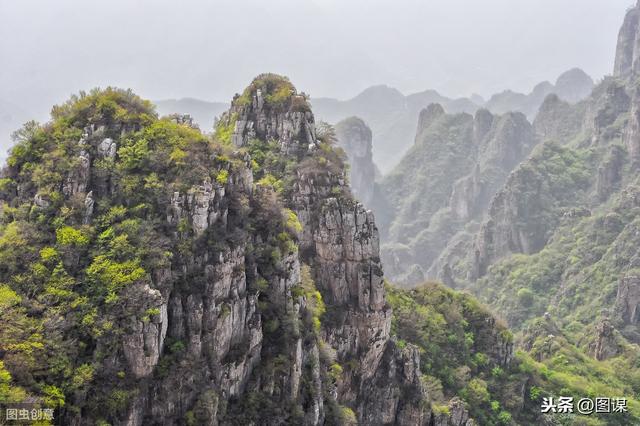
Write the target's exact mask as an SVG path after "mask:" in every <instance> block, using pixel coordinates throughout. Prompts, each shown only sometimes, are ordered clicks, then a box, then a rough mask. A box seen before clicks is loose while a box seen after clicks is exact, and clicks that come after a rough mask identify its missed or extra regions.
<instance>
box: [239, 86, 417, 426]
mask: <svg viewBox="0 0 640 426" xmlns="http://www.w3.org/2000/svg"><path fill="white" fill-rule="evenodd" d="M258 90H259V89H258ZM251 96H252V97H253V100H252V102H251V107H247V108H246V109H244V110H242V111H238V112H237V120H238V122H247V123H252V122H254V121H253V120H252V119H251V117H260V116H261V115H264V114H267V115H268V113H262V112H260V110H261V107H262V108H263V109H267V108H268V106H265V104H262V102H261V101H260V100H259V97H260V96H262V93H260V92H258V91H257V90H256V91H255V92H254V93H251ZM294 96H295V95H294ZM294 99H295V98H294ZM291 108H293V109H295V108H297V106H296V105H295V100H294V102H293V103H292V106H291ZM231 111H234V107H233V106H232V108H231ZM231 114H233V112H232V113H231ZM278 114H279V115H278ZM278 114H276V115H275V116H274V117H273V118H272V119H271V120H272V121H273V122H275V123H280V124H279V125H280V126H281V127H282V128H283V129H287V128H291V127H293V128H297V133H296V134H298V135H304V137H299V138H290V137H289V135H290V133H287V132H285V133H284V134H280V133H274V134H269V133H268V131H267V135H271V136H267V137H277V138H278V139H276V140H277V141H278V143H279V145H280V150H281V152H282V154H283V155H291V154H292V153H293V154H294V158H295V156H296V155H297V157H298V158H300V157H301V156H304V155H305V154H304V153H305V152H309V150H311V151H313V150H315V149H317V148H315V147H316V146H318V145H319V144H320V146H321V143H320V142H319V141H318V140H317V139H316V137H315V131H314V125H313V122H314V120H313V115H312V114H311V113H310V112H307V113H306V115H305V119H304V120H302V121H300V122H299V126H300V127H299V128H298V127H296V126H298V125H297V124H288V121H289V120H293V121H296V120H298V116H297V115H295V113H291V112H288V111H280V112H279V113H278ZM240 126H241V127H242V126H244V127H245V128H249V129H252V128H253V126H254V125H252V124H247V125H240ZM256 128H258V129H259V128H260V126H256ZM236 129H238V125H236ZM234 134H237V132H236V133H234ZM257 134H260V132H257ZM235 137H236V136H234V138H235ZM364 142H366V141H364ZM296 145H297V147H296ZM321 149H322V147H321ZM364 151H365V157H366V156H367V154H368V155H369V156H370V150H367V149H366V147H365V150H364ZM367 151H368V152H367ZM369 158H370V157H369ZM295 173H296V176H295V180H294V181H293V185H292V188H291V191H290V195H289V196H288V197H287V198H286V199H285V203H286V204H287V206H288V207H289V208H290V209H291V210H292V211H293V212H295V214H296V216H297V218H298V219H299V221H300V224H301V227H302V232H301V235H300V251H299V252H300V261H301V262H304V263H305V264H308V265H309V266H310V269H311V275H312V277H313V280H314V282H315V285H316V287H317V288H318V290H320V292H321V293H322V296H323V299H324V300H325V303H326V304H327V307H328V312H327V314H326V315H327V319H326V322H325V323H324V325H323V327H322V331H321V334H322V336H323V340H324V341H325V342H326V344H328V345H329V346H330V347H332V348H333V350H335V353H336V360H337V362H338V363H340V364H342V365H345V367H343V368H344V374H343V375H342V378H341V379H340V380H339V382H338V384H337V387H336V390H335V392H336V395H335V396H336V401H337V402H338V403H340V404H344V405H346V406H348V407H351V408H352V409H353V410H354V411H356V412H357V416H358V418H359V419H360V421H363V422H365V423H367V424H402V421H403V420H402V419H404V418H405V417H406V416H409V417H411V418H412V419H413V420H414V421H415V422H416V423H415V424H421V423H422V420H421V419H423V418H426V416H427V412H425V411H424V410H423V409H421V408H417V407H410V406H407V407H405V403H404V402H403V401H401V400H400V397H401V395H403V394H406V392H407V390H406V389H407V387H412V388H414V389H415V392H414V399H415V400H414V402H417V401H420V400H421V399H422V398H424V393H423V391H422V390H421V387H420V386H419V384H420V382H419V376H417V375H416V373H415V370H413V372H411V371H410V370H408V369H409V367H410V365H411V362H409V361H404V360H403V356H404V355H402V352H401V351H398V349H396V348H395V345H394V343H393V342H392V341H391V340H390V324H391V310H390V308H389V307H388V305H387V304H386V302H385V297H384V283H383V273H382V267H381V264H380V258H379V254H378V252H379V239H378V230H377V227H376V225H375V222H374V218H373V215H372V213H371V212H370V211H366V210H365V209H364V207H363V205H362V204H360V203H358V202H356V201H355V200H353V199H352V197H351V195H350V194H349V190H348V187H346V186H345V181H346V179H345V176H344V170H342V169H329V170H326V171H325V170H322V168H321V167H320V168H319V167H318V165H317V164H315V163H314V162H313V161H310V159H309V158H307V159H306V160H303V161H302V162H301V163H300V166H299V167H298V168H297V170H296V172H295ZM337 189H339V191H338V190H337ZM316 350H317V349H316ZM304 352H305V351H304V350H303V353H304ZM385 354H387V355H385ZM412 356H417V354H414V355H412ZM303 357H308V355H303ZM349 360H357V362H356V363H353V362H352V363H350V364H349V366H348V367H347V366H346V362H347V361H349ZM399 366H402V367H399ZM405 366H406V367H405ZM382 372H384V373H382ZM380 375H383V377H384V378H385V382H384V383H381V382H380V380H379V379H378V380H376V376H380ZM376 383H377V385H376ZM323 386H325V387H326V386H327V385H326V384H323ZM373 386H377V388H380V387H382V388H381V389H380V390H379V392H382V394H380V396H382V395H383V394H384V395H385V396H386V397H387V398H386V401H387V403H386V404H380V400H373V401H372V400H370V399H369V398H371V396H372V395H375V394H372V393H371V389H372V387H373ZM329 389H330V386H329ZM323 417H324V414H321V416H320V419H322V418H323Z"/></svg>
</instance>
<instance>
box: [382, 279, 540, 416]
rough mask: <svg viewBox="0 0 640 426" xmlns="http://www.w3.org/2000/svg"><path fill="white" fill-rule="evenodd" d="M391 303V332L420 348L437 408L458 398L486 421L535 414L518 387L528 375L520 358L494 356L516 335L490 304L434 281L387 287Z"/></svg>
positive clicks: (423, 370)
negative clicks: (507, 361) (406, 287)
mask: <svg viewBox="0 0 640 426" xmlns="http://www.w3.org/2000/svg"><path fill="white" fill-rule="evenodd" d="M388 301H389V304H390V305H391V307H392V308H393V310H394V317H393V322H392V332H393V333H394V334H395V335H396V337H397V338H398V339H400V343H401V344H405V342H406V343H411V344H414V345H416V346H418V348H419V349H420V362H421V366H420V367H421V371H422V374H423V381H424V383H425V386H426V387H427V390H428V392H427V394H428V395H429V398H430V403H431V405H432V407H435V410H436V411H437V407H443V406H446V405H447V401H448V400H450V399H451V398H453V397H456V396H458V397H460V398H462V399H463V400H464V401H465V402H466V404H467V406H468V408H469V411H470V413H471V416H472V417H473V418H474V419H476V420H477V421H478V422H480V424H483V425H484V424H487V425H489V424H494V425H499V424H505V423H504V422H503V420H504V418H505V417H506V414H502V413H507V414H509V415H513V416H514V417H515V416H518V418H519V419H520V421H524V420H525V419H528V420H529V421H532V419H535V418H536V415H537V414H536V413H535V410H534V407H532V404H531V403H530V402H529V401H524V400H522V399H521V398H520V397H519V396H518V391H516V390H517V389H519V388H521V387H522V386H524V385H526V383H527V381H528V380H529V377H530V376H529V375H528V374H524V373H522V372H521V371H520V370H519V369H518V366H517V364H518V362H517V360H516V362H514V363H512V364H508V365H504V364H503V362H502V360H499V359H497V358H496V355H495V354H494V351H496V349H497V347H498V345H499V344H500V342H503V343H510V342H511V340H512V337H511V334H510V332H509V331H508V330H507V329H506V327H505V326H504V325H501V324H500V323H499V322H498V323H496V322H495V320H494V319H493V317H492V315H491V314H490V313H489V311H488V310H487V308H486V307H484V306H482V305H480V304H479V303H478V302H477V301H476V300H475V299H474V298H473V297H471V296H470V295H467V294H463V293H459V292H455V291H453V290H450V289H448V288H446V287H444V286H443V285H441V284H439V283H435V282H429V283H426V284H424V285H422V286H418V287H416V288H414V289H412V290H403V289H399V288H394V287H392V286H389V287H388ZM523 405H527V406H528V409H527V410H526V411H523V410H521V407H522V406H523ZM492 406H495V407H497V408H496V409H492ZM505 410H506V411H505ZM506 424H508V423H506Z"/></svg>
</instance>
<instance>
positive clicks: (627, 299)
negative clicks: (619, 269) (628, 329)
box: [616, 274, 640, 325]
mask: <svg viewBox="0 0 640 426" xmlns="http://www.w3.org/2000/svg"><path fill="white" fill-rule="evenodd" d="M639 308H640V277H639V276H638V275H637V274H627V275H626V276H625V277H623V278H622V279H621V280H620V283H619V284H618V293H617V296H616V313H617V315H618V317H619V319H620V320H621V321H622V323H623V324H625V325H637V324H638V322H639V321H640V310H639Z"/></svg>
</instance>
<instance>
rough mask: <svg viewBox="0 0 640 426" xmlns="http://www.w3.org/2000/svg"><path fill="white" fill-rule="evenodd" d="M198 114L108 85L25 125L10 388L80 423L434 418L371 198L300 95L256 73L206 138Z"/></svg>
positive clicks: (17, 193) (15, 179)
mask: <svg viewBox="0 0 640 426" xmlns="http://www.w3.org/2000/svg"><path fill="white" fill-rule="evenodd" d="M191 124H192V123H191V121H190V120H189V118H188V117H182V116H175V115H174V116H172V117H168V118H164V119H158V118H157V117H156V116H155V113H154V112H153V109H152V108H151V106H150V104H149V103H148V102H146V101H142V100H141V99H140V98H138V97H137V96H135V95H133V94H132V93H131V92H125V91H120V90H117V89H108V90H106V91H94V92H91V93H90V94H82V95H81V96H79V97H76V98H73V99H72V100H71V101H69V102H68V103H66V104H64V105H62V106H59V107H56V108H55V109H54V113H53V118H52V121H51V122H50V123H49V124H47V125H45V126H37V125H35V124H34V125H31V126H30V127H27V128H25V129H23V131H22V133H21V139H20V141H19V143H18V145H16V146H15V147H14V148H13V151H12V154H11V157H10V159H9V161H8V166H7V168H6V169H5V170H4V171H3V177H2V180H0V182H1V183H2V186H1V187H0V188H1V192H0V196H1V199H2V204H1V206H2V207H1V210H0V211H1V212H2V225H1V227H0V246H1V248H2V250H0V253H2V254H1V256H2V259H3V261H2V265H3V266H2V268H1V270H0V275H1V277H2V278H1V279H0V281H2V282H3V283H6V284H3V285H2V292H3V293H2V294H3V300H4V301H3V302H2V303H3V305H2V309H3V319H5V318H6V321H7V323H8V324H11V326H10V327H9V328H3V332H5V333H6V332H8V330H11V329H12V328H11V327H17V326H18V324H23V328H24V333H27V336H28V335H29V334H28V333H34V332H35V330H40V331H39V332H38V333H39V334H34V335H33V336H32V340H30V341H29V342H28V343H27V342H26V341H24V340H22V339H25V338H26V337H21V336H16V335H14V334H11V338H9V339H7V340H6V341H3V344H2V345H3V346H2V361H3V362H2V365H1V367H2V369H3V370H2V371H3V374H5V373H4V372H5V371H6V372H7V375H8V376H7V377H9V379H10V380H11V378H12V377H13V380H14V382H12V386H13V387H12V388H11V389H12V392H14V394H12V395H13V396H14V397H15V399H19V397H20V395H24V394H25V393H28V394H30V395H32V396H33V398H34V399H33V400H34V401H40V402H41V403H42V404H48V403H50V402H51V401H54V398H57V399H55V401H57V404H58V405H59V407H60V408H59V410H60V412H59V416H60V417H61V419H63V421H64V422H65V423H66V424H77V425H86V424H105V422H108V423H110V424H127V425H142V424H145V425H146V424H211V425H215V424H283V423H291V424H309V425H312V424H352V423H353V422H359V423H362V424H372V425H375V424H415V425H420V424H427V423H428V422H429V419H430V418H431V416H432V413H431V412H430V410H429V405H428V403H426V391H425V389H424V387H423V384H422V382H421V373H420V369H419V364H420V356H419V353H418V351H417V349H416V348H415V347H414V346H403V347H402V348H401V347H399V346H397V345H396V344H395V343H394V341H393V340H392V338H391V335H390V329H391V315H392V311H391V309H390V307H389V305H388V304H387V302H386V300H385V288H384V284H383V273H382V267H381V264H380V257H379V253H378V250H379V249H378V246H379V242H378V230H377V227H376V224H375V221H374V218H373V215H372V213H371V212H370V211H367V210H365V209H364V207H363V206H362V204H360V203H358V202H357V201H356V200H355V199H354V198H353V196H352V195H351V192H350V189H349V187H348V186H347V185H346V176H345V168H344V165H343V158H342V157H341V156H340V154H339V152H338V151H336V150H334V149H333V147H332V146H331V145H330V141H326V140H322V139H319V138H318V137H317V136H316V129H315V120H314V116H313V114H312V112H311V110H310V108H309V106H308V104H307V101H306V99H305V98H304V96H302V95H298V94H297V92H296V90H295V88H294V87H293V86H292V85H291V83H289V82H288V80H286V79H285V78H283V77H280V76H276V75H271V74H269V75H263V76H260V77H258V78H257V79H255V80H254V81H253V82H252V84H251V85H250V86H249V87H248V88H247V89H246V90H245V92H244V93H243V94H241V95H239V96H237V97H236V98H235V99H234V100H233V102H232V105H231V107H230V110H229V111H228V112H227V113H225V114H224V115H223V116H222V117H221V119H220V120H219V122H218V123H217V128H216V136H215V138H214V139H213V140H208V139H207V138H206V137H205V136H203V135H202V134H201V133H200V131H199V130H198V129H197V128H194V127H193V126H192V125H191ZM45 176H46V178H44V179H43V178H42V177H45ZM16 238H17V239H16ZM15 244H18V245H17V246H15ZM9 246H11V247H13V249H11V250H8V247H9ZM29 288H30V290H29ZM5 296H6V297H5ZM5 301H6V302H5ZM34 309H35V310H34ZM24 324H29V325H28V326H24ZM31 327H32V328H31ZM36 336H37V337H36ZM33 339H35V340H33ZM51 353H55V356H52V357H51V356H48V355H47V354H51ZM37 365H39V366H40V367H42V368H41V369H36V368H35V366H37ZM5 368H6V370H5ZM43 371H44V372H46V373H45V374H43ZM3 377H4V376H3ZM3 380H4V379H3ZM43 389H44V390H43ZM457 415H461V414H459V413H458V414H457ZM465 415H466V416H468V415H467V414H465ZM446 418H448V417H446ZM446 418H445V419H444V420H443V418H440V421H442V422H447V420H446Z"/></svg>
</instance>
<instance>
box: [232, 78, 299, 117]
mask: <svg viewBox="0 0 640 426" xmlns="http://www.w3.org/2000/svg"><path fill="white" fill-rule="evenodd" d="M258 90H260V92H261V94H262V96H263V99H264V101H265V103H266V104H267V105H268V106H270V107H274V108H283V107H285V106H288V105H291V106H292V107H293V108H294V109H299V110H305V111H308V110H310V107H309V104H308V102H307V99H306V97H305V95H304V94H300V95H299V94H298V93H297V91H296V88H295V87H294V85H293V84H292V83H291V82H290V81H289V79H288V78H286V77H283V76H280V75H277V74H261V75H259V76H258V77H256V78H255V79H254V80H253V81H252V82H251V84H250V85H249V86H247V88H246V89H245V90H244V92H242V94H241V95H239V96H237V97H236V98H235V99H234V100H233V103H234V105H238V106H247V105H250V104H251V102H252V96H253V94H255V93H256V92H257V91H258Z"/></svg>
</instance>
